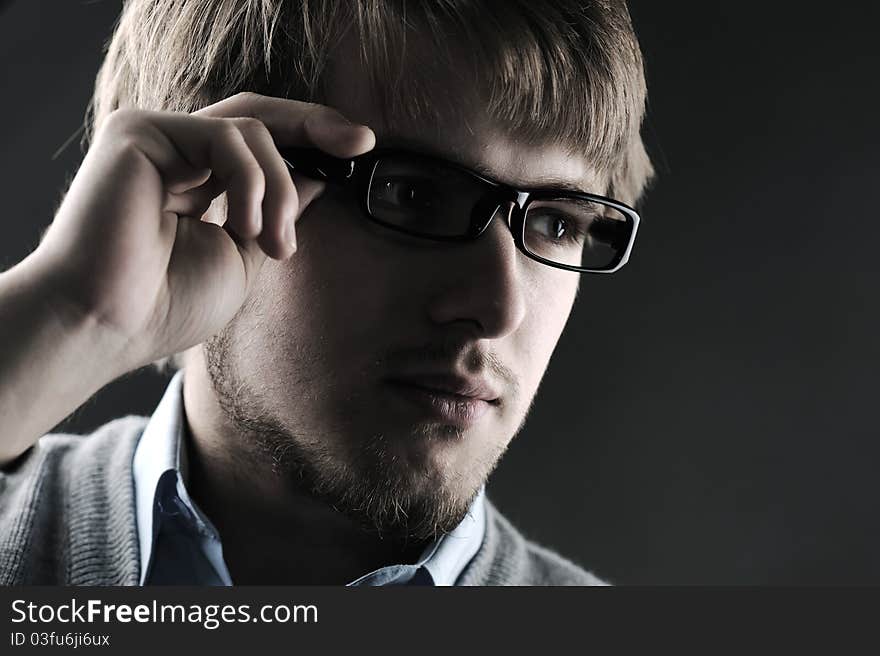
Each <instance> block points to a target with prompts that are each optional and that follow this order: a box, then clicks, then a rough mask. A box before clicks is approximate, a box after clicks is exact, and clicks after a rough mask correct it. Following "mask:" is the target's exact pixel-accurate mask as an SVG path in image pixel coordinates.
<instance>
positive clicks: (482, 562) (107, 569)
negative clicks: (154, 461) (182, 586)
mask: <svg viewBox="0 0 880 656" xmlns="http://www.w3.org/2000/svg"><path fill="white" fill-rule="evenodd" d="M146 424H147V418H146V417H133V416H132V417H125V418H122V419H117V420H115V421H112V422H110V423H108V424H105V425H104V426H102V427H101V428H99V429H98V430H97V431H95V432H94V433H92V434H91V435H87V436H79V435H62V434H51V435H46V436H44V437H43V438H41V439H40V440H39V441H38V442H37V444H36V445H34V447H33V448H31V449H30V450H29V451H28V452H27V453H26V454H24V455H22V456H21V457H20V458H18V459H17V460H15V461H14V462H12V463H10V464H9V465H7V466H6V468H5V469H0V585H19V584H22V585H137V584H138V581H139V580H140V558H139V548H138V533H137V526H136V523H135V501H134V482H133V478H132V471H131V465H132V458H133V457H134V450H135V447H136V446H137V442H138V439H139V438H140V436H141V433H142V432H143V430H144V427H145V426H146ZM602 584H603V582H602V581H600V580H599V579H597V578H596V577H595V576H593V575H592V574H590V573H588V572H586V571H584V570H583V569H581V568H580V567H578V566H577V565H575V564H573V563H571V562H569V561H568V560H565V559H564V558H562V557H560V556H559V555H557V554H555V553H553V552H551V551H549V550H547V549H545V548H543V547H541V546H538V545H536V544H534V543H532V542H530V541H528V540H526V539H525V538H524V537H523V536H522V535H521V534H520V533H519V532H518V531H517V530H516V529H515V528H514V527H513V526H512V525H511V524H510V523H509V522H508V521H507V520H506V519H505V518H504V517H503V516H502V515H501V514H500V513H499V512H498V510H497V509H496V508H495V507H494V506H493V505H492V504H491V503H489V502H488V500H487V502H486V535H485V538H484V540H483V545H482V547H481V548H480V550H479V551H478V552H477V555H476V556H475V557H474V559H473V560H472V561H471V563H470V564H469V565H468V566H467V568H466V569H465V571H464V572H463V573H462V574H461V577H460V578H459V580H458V585H602Z"/></svg>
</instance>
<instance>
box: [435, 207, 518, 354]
mask: <svg viewBox="0 0 880 656" xmlns="http://www.w3.org/2000/svg"><path fill="white" fill-rule="evenodd" d="M495 219H497V220H493V221H492V222H491V224H490V225H489V227H488V228H486V231H485V232H484V233H483V234H482V235H480V237H479V238H478V239H476V240H474V241H471V242H466V243H463V244H457V245H455V246H454V247H452V248H450V249H449V251H448V252H447V253H445V254H444V257H443V260H444V262H445V263H448V266H449V269H448V270H447V271H446V272H445V274H444V280H445V284H444V287H443V288H442V289H441V291H440V292H438V293H437V294H435V295H434V296H433V297H432V298H431V300H430V303H429V307H428V313H429V316H430V319H431V321H433V322H434V323H437V324H452V323H456V322H469V323H471V324H473V325H474V326H475V328H476V329H477V330H478V336H479V337H480V338H483V339H497V338H499V337H503V336H504V335H507V334H509V333H511V332H513V331H514V330H516V328H517V327H518V326H519V325H520V324H521V323H522V321H523V319H524V317H525V315H526V301H525V294H524V289H523V280H522V277H523V270H522V264H523V257H521V254H520V252H519V251H518V250H517V248H516V244H514V242H513V239H512V238H511V233H510V229H509V227H508V223H507V219H508V213H507V209H506V208H504V207H502V208H500V209H499V210H498V213H497V214H496V216H495ZM447 256H448V259H447Z"/></svg>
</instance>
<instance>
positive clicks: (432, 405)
mask: <svg viewBox="0 0 880 656" xmlns="http://www.w3.org/2000/svg"><path fill="white" fill-rule="evenodd" d="M387 383H388V385H389V387H390V388H391V390H392V391H393V392H394V393H395V395H396V396H398V397H400V398H402V399H404V400H405V401H407V402H408V403H409V404H410V406H411V407H414V408H415V409H416V410H418V411H419V414H420V415H422V416H423V417H424V418H426V419H430V420H434V421H438V422H441V423H445V424H449V425H453V426H456V427H458V428H461V429H466V428H470V427H471V426H473V425H474V424H476V423H477V422H478V421H479V420H480V418H482V417H483V415H485V414H486V412H487V411H488V410H489V409H490V408H492V407H493V406H498V405H499V404H500V400H499V397H500V394H499V393H498V392H497V391H496V389H495V388H494V387H493V386H492V385H491V384H490V383H489V382H488V381H486V380H483V379H480V378H467V377H462V376H454V375H445V374H441V375H438V374H427V375H410V376H402V377H399V378H392V379H389V380H388V381H387Z"/></svg>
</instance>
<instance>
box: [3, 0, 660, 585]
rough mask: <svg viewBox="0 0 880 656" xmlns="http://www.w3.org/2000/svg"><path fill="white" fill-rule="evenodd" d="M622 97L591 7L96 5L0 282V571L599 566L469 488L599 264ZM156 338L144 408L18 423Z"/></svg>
mask: <svg viewBox="0 0 880 656" xmlns="http://www.w3.org/2000/svg"><path fill="white" fill-rule="evenodd" d="M241 91H249V92H250V93H239V92H241ZM294 99H295V100H294ZM644 101H645V86H644V78H643V74H642V65H641V57H640V53H639V50H638V44H637V42H636V39H635V36H634V34H633V33H632V27H631V24H630V19H629V15H628V12H627V9H626V6H625V3H624V2H573V1H560V0H557V1H547V2H529V3H525V2H522V3H520V2H504V3H495V2H443V3H440V2H427V1H426V2H420V3H403V2H393V1H391V0H389V1H387V2H378V3H377V2H344V3H343V2H332V1H330V0H326V1H323V2H310V3H304V2H296V1H282V0H262V1H258V0H251V1H249V2H240V1H234V2H233V1H232V0H196V1H191V2H187V3H180V2H172V1H171V0H159V1H153V2H142V1H139V0H132V1H130V2H128V3H126V5H125V8H124V10H123V14H122V17H121V19H120V22H119V25H118V27H117V30H116V32H115V34H114V37H113V40H112V41H111V43H110V46H109V50H108V54H107V58H106V60H105V63H104V65H103V67H102V69H101V71H100V73H99V76H98V81H97V86H96V93H95V99H94V112H93V114H92V119H93V125H92V127H93V139H92V144H91V147H90V149H89V152H88V154H87V156H86V158H85V160H84V162H83V164H82V167H81V168H80V170H79V172H78V174H77V176H76V178H75V179H74V181H73V183H72V184H71V187H70V189H69V191H68V193H67V195H66V197H65V200H64V202H63V204H62V206H61V208H60V209H59V211H58V214H57V215H56V217H55V219H54V221H53V223H52V225H51V226H50V228H49V229H48V231H47V233H46V235H45V236H44V239H43V241H42V243H41V244H40V246H39V247H38V248H37V249H36V251H35V252H34V253H32V254H31V255H30V256H29V257H28V258H26V259H25V260H24V261H23V262H21V263H20V264H18V265H17V266H16V267H14V268H13V269H11V270H9V271H7V272H5V273H4V274H2V277H0V308H2V313H3V316H4V317H13V319H12V320H11V321H7V322H4V324H3V325H2V326H0V338H2V343H3V344H6V345H15V348H5V349H4V350H3V353H2V359H0V414H2V416H3V417H4V421H3V431H4V435H3V442H2V444H0V462H3V463H4V468H3V470H2V471H3V474H2V477H0V580H2V582H3V583H6V584H10V583H57V584H163V583H185V584H219V585H222V584H227V585H228V584H232V583H235V584H351V583H354V584H358V585H383V584H428V585H453V584H457V585H492V584H513V585H533V584H549V585H556V584H582V585H586V584H595V583H600V581H598V579H596V578H595V577H593V576H592V575H590V574H589V573H587V572H585V571H584V570H582V569H581V568H580V567H578V566H576V565H574V564H573V563H571V562H569V561H567V560H565V559H564V558H562V557H560V556H558V555H556V554H554V553H553V552H551V551H549V550H547V549H544V548H542V547H540V546H538V545H535V544H533V543H531V542H529V541H527V540H526V539H525V538H523V536H522V535H520V534H519V532H517V530H516V529H515V528H514V527H513V526H511V525H510V524H509V523H508V522H507V521H506V520H505V519H504V517H503V516H502V515H501V514H500V513H499V511H498V510H497V509H495V508H494V506H493V505H492V504H491V503H490V502H489V501H488V499H487V498H486V497H485V493H484V484H485V482H486V479H487V478H488V476H489V474H490V473H491V471H492V470H493V468H494V467H495V465H496V464H497V462H498V460H499V458H500V456H501V455H502V453H503V452H504V450H505V449H506V447H507V445H508V443H509V442H510V440H511V439H512V438H513V436H514V435H515V434H516V432H517V431H518V429H519V427H520V426H521V425H522V423H523V421H524V419H525V416H526V414H527V412H528V409H529V407H530V404H531V402H532V399H533V398H534V396H535V393H536V391H537V388H538V385H539V382H540V380H541V377H542V376H543V374H544V371H545V369H546V367H547V364H548V361H549V359H550V355H551V353H552V351H553V349H554V347H555V345H556V343H557V340H558V338H559V336H560V334H561V332H562V330H563V327H564V325H565V323H566V321H567V318H568V316H569V313H570V311H571V308H572V305H573V303H574V301H575V297H576V295H577V292H578V286H579V281H580V279H581V276H583V275H586V274H588V273H593V272H597V273H598V272H601V273H607V272H613V271H615V270H617V269H618V268H619V267H620V266H622V265H623V264H624V263H625V262H626V260H627V258H628V256H629V253H630V250H631V248H632V244H633V240H634V238H635V234H636V229H637V226H638V216H637V215H636V213H635V211H634V210H632V209H631V208H630V207H629V206H630V205H632V204H634V203H635V202H636V201H637V199H638V197H639V196H640V194H641V192H642V189H643V188H644V186H645V183H646V181H647V180H648V178H649V177H650V175H651V167H650V164H649V162H648V159H647V156H646V155H645V151H644V148H643V145H642V142H641V139H640V137H639V127H640V123H641V119H642V115H643V111H644ZM169 358H170V362H171V363H172V365H173V366H176V367H178V368H179V371H178V373H177V374H176V375H175V377H174V378H173V380H172V382H171V384H170V385H169V387H168V391H167V392H166V394H165V397H164V398H163V400H162V402H161V403H160V405H159V407H158V408H157V409H156V412H155V413H154V414H153V416H152V417H151V418H149V419H148V418H140V417H127V418H123V419H120V420H117V421H114V422H111V423H110V424H107V425H105V426H104V427H102V428H100V429H99V430H98V431H96V432H95V433H94V434H93V435H91V436H88V437H84V438H82V437H73V436H64V435H48V436H44V437H43V438H42V439H39V437H40V436H41V435H43V434H44V433H45V432H46V431H48V430H50V429H51V428H52V426H54V425H55V424H57V422H58V421H60V420H61V419H63V418H64V417H65V416H66V415H67V414H68V413H69V412H71V411H72V410H73V409H75V408H76V407H77V406H78V405H80V404H81V403H82V402H83V401H85V400H86V399H87V398H88V397H89V396H90V395H91V394H93V393H94V392H95V391H97V390H98V389H100V388H101V387H102V386H103V385H105V384H106V383H108V382H110V381H111V380H113V379H114V378H117V377H118V376H120V375H122V374H124V373H125V372H128V371H131V370H133V369H135V368H137V367H140V366H144V365H146V364H149V363H151V362H155V361H161V360H165V361H167V360H166V359H169Z"/></svg>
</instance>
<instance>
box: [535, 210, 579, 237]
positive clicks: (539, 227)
mask: <svg viewBox="0 0 880 656" xmlns="http://www.w3.org/2000/svg"><path fill="white" fill-rule="evenodd" d="M528 229H529V232H530V233H532V234H533V235H534V236H536V237H539V238H541V239H543V240H548V241H550V242H558V243H563V242H575V243H582V242H583V239H584V237H585V236H586V233H585V231H584V230H583V229H582V226H580V225H579V224H578V222H577V221H576V220H573V219H572V218H571V217H568V216H566V215H564V214H559V213H557V212H552V211H537V212H535V211H533V212H529V224H528Z"/></svg>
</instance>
